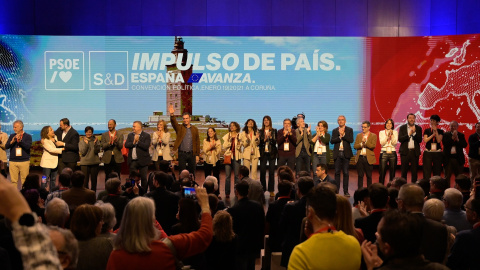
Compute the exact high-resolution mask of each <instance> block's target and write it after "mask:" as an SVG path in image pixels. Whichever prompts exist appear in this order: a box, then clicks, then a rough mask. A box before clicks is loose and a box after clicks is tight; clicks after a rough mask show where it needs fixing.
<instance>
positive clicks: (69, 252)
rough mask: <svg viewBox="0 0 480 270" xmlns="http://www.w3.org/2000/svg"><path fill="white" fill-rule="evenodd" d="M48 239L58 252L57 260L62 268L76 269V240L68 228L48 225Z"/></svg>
mask: <svg viewBox="0 0 480 270" xmlns="http://www.w3.org/2000/svg"><path fill="white" fill-rule="evenodd" d="M48 229H49V232H50V239H51V240H52V242H53V245H54V246H55V248H56V250H57V254H58V260H59V261H60V264H61V265H62V268H63V269H66V270H70V269H72V270H73V269H77V262H78V254H79V251H78V241H77V239H76V238H75V236H74V235H73V233H72V232H71V231H70V230H67V229H63V228H59V227H57V226H50V227H49V228H48Z"/></svg>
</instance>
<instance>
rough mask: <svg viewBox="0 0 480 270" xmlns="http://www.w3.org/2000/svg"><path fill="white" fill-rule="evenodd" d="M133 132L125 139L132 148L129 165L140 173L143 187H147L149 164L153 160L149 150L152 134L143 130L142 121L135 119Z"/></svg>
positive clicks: (132, 169) (127, 145) (126, 144)
mask: <svg viewBox="0 0 480 270" xmlns="http://www.w3.org/2000/svg"><path fill="white" fill-rule="evenodd" d="M132 129H133V132H132V133H130V134H128V136H127V140H126V141H125V147H126V148H128V149H130V151H129V152H128V165H129V166H130V171H137V170H138V172H139V173H140V178H141V179H142V182H141V183H142V187H143V188H144V189H145V190H146V189H147V173H148V164H150V162H151V161H152V158H151V157H150V153H149V151H148V149H149V147H150V143H151V141H152V139H151V137H150V134H148V133H146V132H143V130H142V122H140V121H135V122H133V126H132Z"/></svg>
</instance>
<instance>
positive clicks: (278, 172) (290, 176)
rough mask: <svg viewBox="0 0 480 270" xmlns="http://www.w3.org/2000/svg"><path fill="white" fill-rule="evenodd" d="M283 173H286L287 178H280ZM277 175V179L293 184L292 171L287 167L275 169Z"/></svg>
mask: <svg viewBox="0 0 480 270" xmlns="http://www.w3.org/2000/svg"><path fill="white" fill-rule="evenodd" d="M283 172H286V173H288V174H289V176H283V177H282V173H283ZM277 175H278V178H279V179H281V180H288V181H290V182H293V180H294V179H295V176H294V174H293V171H292V169H290V167H288V166H287V165H282V166H279V167H278V168H277Z"/></svg>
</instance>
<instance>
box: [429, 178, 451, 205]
mask: <svg viewBox="0 0 480 270" xmlns="http://www.w3.org/2000/svg"><path fill="white" fill-rule="evenodd" d="M448 185H449V184H448V182H447V180H446V179H445V178H442V177H440V176H432V177H431V178H430V192H429V195H428V198H429V199H432V198H435V199H439V200H443V194H444V192H445V190H446V189H447V188H448Z"/></svg>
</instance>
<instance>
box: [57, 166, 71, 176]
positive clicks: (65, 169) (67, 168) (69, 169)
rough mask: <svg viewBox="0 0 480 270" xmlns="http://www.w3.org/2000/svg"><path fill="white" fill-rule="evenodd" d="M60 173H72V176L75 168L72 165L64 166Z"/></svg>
mask: <svg viewBox="0 0 480 270" xmlns="http://www.w3.org/2000/svg"><path fill="white" fill-rule="evenodd" d="M60 173H66V174H70V176H72V174H73V170H72V168H70V167H65V168H63V170H62V171H61V172H60Z"/></svg>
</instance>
